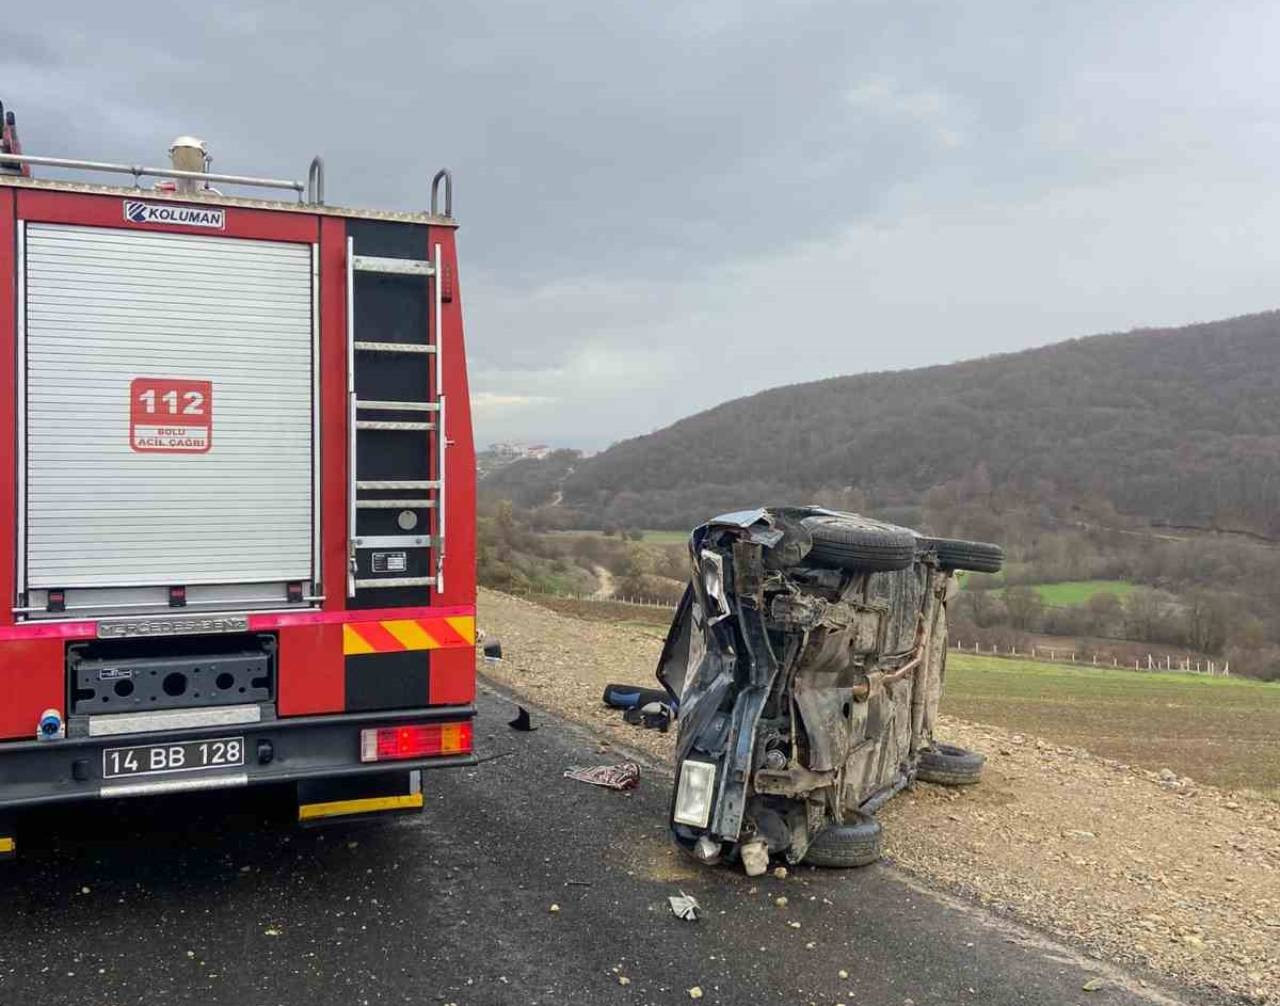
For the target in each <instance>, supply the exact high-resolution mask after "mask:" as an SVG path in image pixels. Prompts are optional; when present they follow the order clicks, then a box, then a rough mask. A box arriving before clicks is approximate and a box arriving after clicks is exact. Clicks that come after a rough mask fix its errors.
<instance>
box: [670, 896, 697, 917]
mask: <svg viewBox="0 0 1280 1006" xmlns="http://www.w3.org/2000/svg"><path fill="white" fill-rule="evenodd" d="M667 901H669V902H671V912H672V914H673V915H675V917H676V918H677V919H684V920H685V921H686V922H697V921H698V913H699V912H701V911H702V906H701V905H700V904H698V900H697V899H696V898H695V897H693V896H692V895H690V894H685V893H684V891H681V892H680V894H679V895H678V896H677V895H674V894H673V895H672V896H671V897H669V898H667Z"/></svg>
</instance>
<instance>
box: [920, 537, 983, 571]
mask: <svg viewBox="0 0 1280 1006" xmlns="http://www.w3.org/2000/svg"><path fill="white" fill-rule="evenodd" d="M920 546H921V548H923V549H924V550H925V551H926V552H933V553H935V554H936V555H937V556H938V565H939V566H941V567H942V568H943V569H967V570H971V571H972V572H974V573H999V572H1000V570H1001V569H1003V568H1004V549H1002V548H1001V547H1000V546H999V545H993V544H991V543H990V542H986V541H963V540H962V539H960V538H921V539H920Z"/></svg>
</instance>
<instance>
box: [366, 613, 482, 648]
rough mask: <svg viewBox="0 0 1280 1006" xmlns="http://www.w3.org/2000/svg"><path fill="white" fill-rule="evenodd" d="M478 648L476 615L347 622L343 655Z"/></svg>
mask: <svg viewBox="0 0 1280 1006" xmlns="http://www.w3.org/2000/svg"><path fill="white" fill-rule="evenodd" d="M475 645H476V619H475V616H474V615H446V616H445V617H443V618H394V619H389V620H380V621H376V622H344V623H343V624H342V653H343V655H344V656H352V655H353V654H357V653H397V652H399V651H401V650H439V649H444V648H445V647H453V646H475Z"/></svg>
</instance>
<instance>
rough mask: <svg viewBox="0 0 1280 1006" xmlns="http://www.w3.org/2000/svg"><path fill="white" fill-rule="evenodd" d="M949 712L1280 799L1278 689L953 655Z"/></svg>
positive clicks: (1221, 680) (945, 708)
mask: <svg viewBox="0 0 1280 1006" xmlns="http://www.w3.org/2000/svg"><path fill="white" fill-rule="evenodd" d="M942 707H943V711H944V712H946V713H949V714H951V715H953V716H959V717H961V718H963V719H967V720H973V721H975V722H978V723H990V724H992V725H994V726H1000V727H1005V728H1006V729H1009V730H1014V731H1019V732H1023V733H1028V734H1034V735H1037V736H1040V737H1044V738H1046V739H1049V740H1054V741H1057V742H1059V743H1062V744H1070V745H1075V746H1078V747H1083V748H1088V749H1089V750H1090V751H1092V752H1094V753H1095V754H1098V755H1102V756H1104V757H1108V758H1116V759H1119V760H1120V761H1124V762H1128V763H1129V764H1132V765H1140V766H1142V767H1144V768H1149V769H1154V770H1157V771H1158V770H1159V769H1162V768H1169V769H1172V770H1173V771H1174V772H1177V773H1178V775H1180V776H1182V775H1188V776H1191V777H1192V778H1193V779H1195V780H1197V781H1199V782H1205V783H1210V784H1212V785H1216V786H1225V787H1228V788H1248V789H1254V790H1258V791H1259V792H1262V793H1265V794H1266V795H1268V796H1270V797H1272V798H1276V799H1280V744H1278V743H1277V741H1276V739H1277V738H1278V737H1280V685H1276V684H1265V683H1263V682H1260V681H1250V680H1246V679H1242V678H1210V677H1201V676H1198V675H1192V674H1160V673H1147V672H1135V671H1117V670H1094V669H1092V668H1089V669H1085V668H1074V667H1064V666H1062V665H1059V664H1049V663H1039V662H1035V661H1030V660H1008V659H1005V658H1001V657H981V656H974V655H973V654H964V653H955V652H952V653H950V654H948V657H947V680H946V688H945V692H944V695H943V700H942Z"/></svg>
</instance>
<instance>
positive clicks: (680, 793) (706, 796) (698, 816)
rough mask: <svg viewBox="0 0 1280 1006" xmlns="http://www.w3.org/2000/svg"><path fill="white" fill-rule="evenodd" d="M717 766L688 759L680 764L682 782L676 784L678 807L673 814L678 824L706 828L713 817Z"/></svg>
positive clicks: (672, 816)
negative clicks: (712, 799) (712, 801)
mask: <svg viewBox="0 0 1280 1006" xmlns="http://www.w3.org/2000/svg"><path fill="white" fill-rule="evenodd" d="M715 782H716V767H715V765H714V764H712V763H711V762H709V761H694V760H693V759H688V760H686V761H685V762H684V763H683V764H681V766H680V784H679V785H678V786H676V809H675V813H674V814H672V815H671V818H672V820H673V821H675V822H676V824H687V825H689V826H691V827H694V828H705V827H706V826H707V821H708V820H709V819H710V817H711V798H712V795H713V794H714V792H715Z"/></svg>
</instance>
